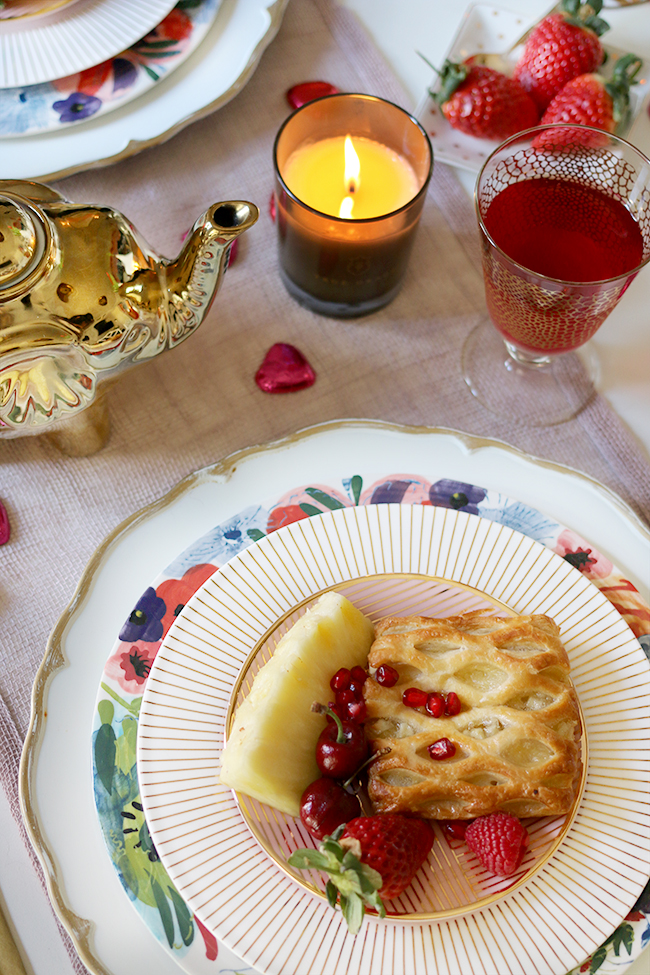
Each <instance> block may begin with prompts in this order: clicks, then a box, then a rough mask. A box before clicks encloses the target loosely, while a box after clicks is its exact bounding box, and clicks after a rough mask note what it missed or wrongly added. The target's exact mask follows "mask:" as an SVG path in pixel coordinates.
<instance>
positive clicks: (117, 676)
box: [104, 640, 160, 694]
mask: <svg viewBox="0 0 650 975" xmlns="http://www.w3.org/2000/svg"><path fill="white" fill-rule="evenodd" d="M159 646H160V642H157V643H143V642H142V641H139V640H138V641H136V642H134V643H120V644H119V646H118V648H117V650H115V651H114V652H113V653H112V654H111V656H110V657H109V658H108V660H107V661H106V666H105V667H104V674H105V676H106V677H110V678H111V679H112V680H114V681H115V682H116V683H117V684H119V686H120V687H121V688H122V690H123V691H126V692H127V694H142V691H143V689H144V685H145V682H146V680H147V677H148V676H149V671H150V670H151V665H152V663H153V662H154V660H155V659H156V654H157V653H158V648H159Z"/></svg>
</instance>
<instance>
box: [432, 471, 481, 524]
mask: <svg viewBox="0 0 650 975" xmlns="http://www.w3.org/2000/svg"><path fill="white" fill-rule="evenodd" d="M486 495H487V491H486V490H485V488H482V487H476V485H475V484H465V482H464V481H451V480H447V479H446V478H444V479H443V480H441V481H436V483H435V484H432V485H431V488H430V489H429V501H430V502H431V504H433V505H435V506H436V507H437V508H453V509H454V511H466V512H467V513H468V514H470V515H477V514H478V505H479V504H480V503H481V501H483V500H484V499H485V497H486Z"/></svg>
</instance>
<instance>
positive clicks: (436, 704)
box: [425, 691, 445, 718]
mask: <svg viewBox="0 0 650 975" xmlns="http://www.w3.org/2000/svg"><path fill="white" fill-rule="evenodd" d="M425 708H426V712H427V714H430V715H431V717H432V718H441V717H442V716H443V714H444V713H445V699H444V697H443V696H442V694H438V692H437V691H432V692H431V694H429V696H428V697H427V703H426V705H425Z"/></svg>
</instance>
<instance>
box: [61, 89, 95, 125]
mask: <svg viewBox="0 0 650 975" xmlns="http://www.w3.org/2000/svg"><path fill="white" fill-rule="evenodd" d="M101 107H102V101H101V98H96V97H95V96H94V95H86V94H84V92H83V91H73V92H72V94H71V95H68V97H67V98H66V99H65V100H63V101H57V102H53V104H52V108H53V109H54V111H55V112H58V113H59V116H60V118H61V121H62V122H77V121H78V120H79V119H82V118H90V116H91V115H94V114H95V113H96V112H98V111H99V110H100V108H101Z"/></svg>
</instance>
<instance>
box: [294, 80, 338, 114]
mask: <svg viewBox="0 0 650 975" xmlns="http://www.w3.org/2000/svg"><path fill="white" fill-rule="evenodd" d="M338 91H339V90H338V88H335V87H334V85H330V84H329V82H327V81H303V82H301V84H299V85H294V86H293V88H290V89H289V91H288V92H287V95H286V98H287V101H288V102H289V104H290V105H291V107H292V108H300V107H301V106H302V105H306V104H307V102H313V100H314V99H315V98H322V97H323V96H324V95H337V94H338Z"/></svg>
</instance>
